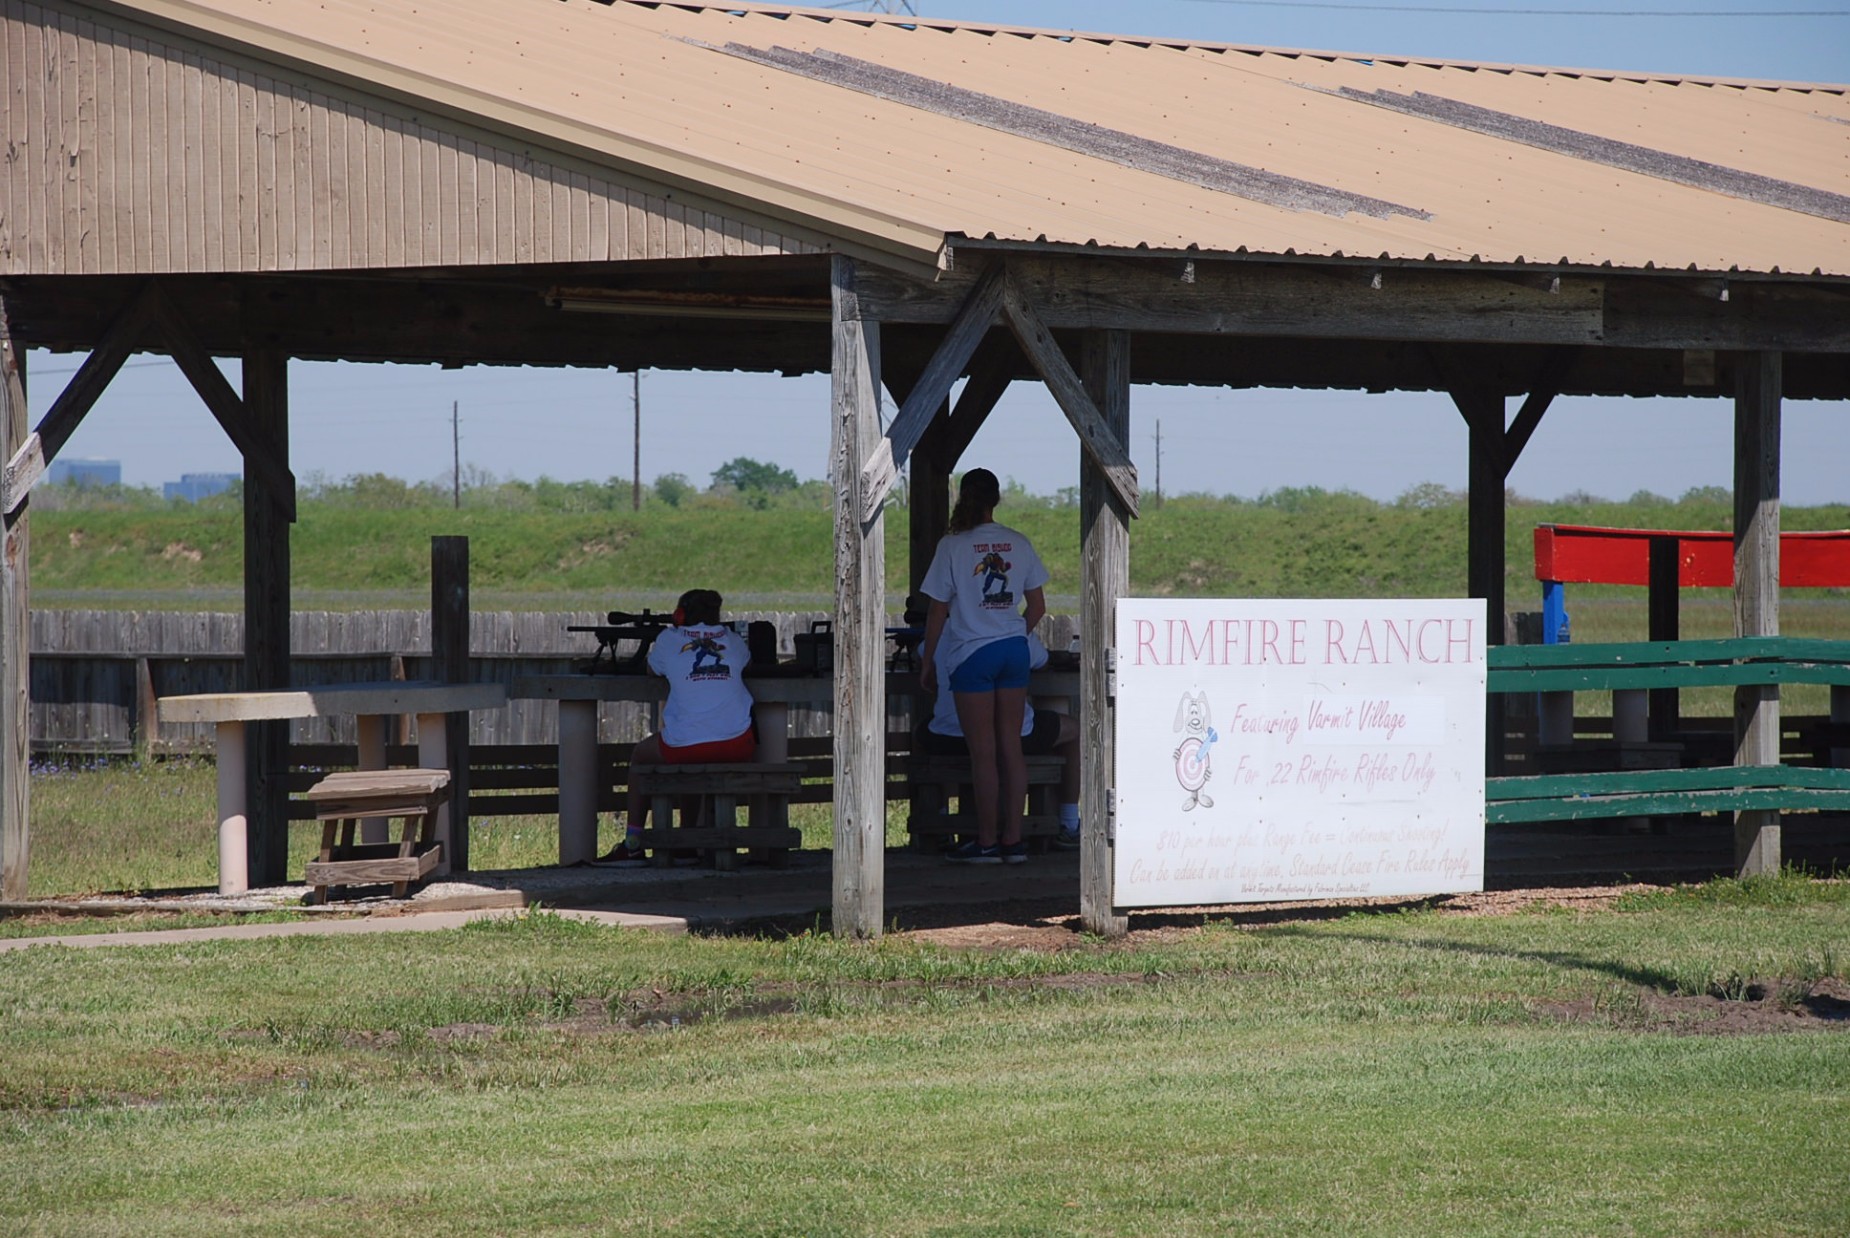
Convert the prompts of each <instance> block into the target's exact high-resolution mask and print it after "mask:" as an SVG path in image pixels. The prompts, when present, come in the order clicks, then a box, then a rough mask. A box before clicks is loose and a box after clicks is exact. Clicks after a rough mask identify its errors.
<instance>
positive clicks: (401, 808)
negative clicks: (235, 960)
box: [306, 769, 450, 903]
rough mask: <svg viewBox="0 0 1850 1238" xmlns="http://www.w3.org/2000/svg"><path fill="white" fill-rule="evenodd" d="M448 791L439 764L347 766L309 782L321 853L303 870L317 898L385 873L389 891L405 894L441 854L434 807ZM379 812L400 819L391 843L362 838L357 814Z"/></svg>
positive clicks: (444, 800) (445, 799)
mask: <svg viewBox="0 0 1850 1238" xmlns="http://www.w3.org/2000/svg"><path fill="white" fill-rule="evenodd" d="M449 798H450V772H449V771H448V770H443V769H375V770H351V771H347V772H344V773H338V774H329V775H328V776H327V777H326V778H323V779H322V780H321V781H320V782H317V783H316V784H315V785H314V786H312V787H310V788H309V789H308V800H309V802H310V803H311V804H313V805H314V806H315V819H316V820H317V821H319V822H321V855H320V858H319V859H314V860H310V861H309V862H308V872H307V876H306V880H307V883H308V885H309V886H310V887H311V888H312V889H313V891H314V897H315V901H316V902H318V903H325V902H327V901H328V888H329V887H330V886H347V885H378V884H382V883H384V882H388V881H389V882H391V883H392V897H393V898H403V897H404V896H405V894H406V892H407V891H409V890H410V888H411V883H412V882H414V881H422V880H423V879H424V878H425V877H426V876H428V875H429V874H430V871H431V870H432V869H434V868H435V867H436V866H437V862H438V860H440V859H441V858H442V853H443V845H442V844H441V843H440V842H438V841H437V837H436V826H437V810H438V809H439V808H441V807H442V806H443V805H444V804H446V803H447V802H449ZM381 817H383V818H386V819H388V820H389V819H390V818H393V817H398V818H400V819H402V820H403V822H404V827H403V830H404V832H403V836H402V837H401V838H400V839H399V841H398V842H396V843H392V842H383V843H368V842H361V841H360V840H359V838H358V830H359V824H360V822H361V821H362V820H366V819H369V818H381Z"/></svg>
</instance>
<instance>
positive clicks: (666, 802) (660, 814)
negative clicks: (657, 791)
mask: <svg viewBox="0 0 1850 1238" xmlns="http://www.w3.org/2000/svg"><path fill="white" fill-rule="evenodd" d="M649 815H650V818H651V824H652V828H654V829H655V830H656V831H657V832H658V833H659V834H660V835H661V836H662V837H667V835H668V831H670V830H672V829H673V828H674V798H673V797H672V796H667V795H657V796H654V797H652V798H651V799H650V800H649ZM649 858H650V859H651V860H652V861H654V864H655V867H657V868H667V867H668V866H669V865H670V864H672V863H673V862H674V849H673V848H672V847H664V846H659V845H658V846H657V847H656V848H655V850H654V851H653V852H652V853H651V854H650V856H649Z"/></svg>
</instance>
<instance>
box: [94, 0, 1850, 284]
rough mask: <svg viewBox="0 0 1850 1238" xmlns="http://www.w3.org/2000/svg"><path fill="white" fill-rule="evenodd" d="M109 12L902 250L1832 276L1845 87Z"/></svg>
mask: <svg viewBox="0 0 1850 1238" xmlns="http://www.w3.org/2000/svg"><path fill="white" fill-rule="evenodd" d="M105 7H109V8H113V9H116V10H117V11H127V12H134V13H139V14H141V15H143V16H145V17H148V18H151V19H153V20H155V21H157V22H159V23H160V24H163V25H168V26H170V27H181V28H184V29H187V30H189V31H190V32H192V33H194V34H196V35H199V36H201V37H204V38H207V39H209V40H212V41H217V42H223V41H226V40H230V41H232V42H235V43H237V44H239V45H242V46H243V47H245V48H246V49H250V50H255V51H257V52H258V53H259V54H261V55H263V56H264V57H266V58H270V59H277V58H280V59H282V60H285V61H287V62H291V63H293V64H295V65H296V66H297V67H298V68H302V69H305V70H306V71H308V72H311V73H318V74H328V75H333V76H335V77H338V78H344V79H346V80H349V81H351V82H364V83H366V84H368V85H369V86H370V87H371V88H373V89H380V90H384V91H386V92H388V93H391V94H393V95H396V96H398V97H400V98H412V99H421V100H426V101H428V102H430V103H431V104H433V105H435V106H436V107H438V108H439V109H441V110H443V111H447V112H450V113H452V114H459V115H462V116H465V117H467V118H468V119H470V120H471V121H472V122H473V123H476V124H479V125H482V126H484V127H487V128H490V129H492V130H497V131H503V132H516V133H520V134H523V135H526V136H527V137H528V138H529V139H530V140H533V141H536V142H539V143H542V144H551V145H554V146H556V147H557V148H559V149H562V150H566V151H569V152H571V153H573V154H576V155H578V156H581V157H588V158H592V159H597V160H601V161H607V162H609V163H610V164H611V165H612V166H615V167H618V168H622V169H624V170H627V171H638V170H644V171H648V172H650V173H652V174H654V175H657V176H659V177H661V178H663V179H664V180H666V181H668V182H669V183H679V184H682V185H686V186H689V187H695V186H697V187H699V188H700V189H701V190H702V191H703V192H704V193H707V194H708V195H710V196H712V197H714V198H715V199H717V200H720V201H727V200H731V201H739V202H744V203H749V204H751V205H752V206H753V207H754V208H756V209H759V210H761V211H763V212H765V213H766V214H768V215H771V216H773V217H782V218H788V219H791V220H792V221H794V222H797V223H800V224H802V225H804V226H806V227H810V228H814V229H816V230H818V231H820V232H822V233H824V234H825V235H826V234H833V235H840V236H843V237H852V238H855V240H856V241H857V243H859V244H863V245H866V244H871V245H873V246H874V247H876V248H884V249H887V250H889V251H891V252H893V253H895V254H903V255H905V256H908V257H913V258H917V257H928V256H930V255H932V254H934V253H936V251H937V250H938V248H939V247H940V245H941V244H942V243H943V242H944V241H945V239H946V238H957V237H970V238H985V237H991V236H993V237H994V238H996V239H998V240H1003V241H1020V242H1044V243H1049V244H1078V245H1087V244H1096V245H1098V246H1101V247H1106V248H1126V249H1135V248H1141V247H1149V248H1152V249H1169V250H1188V249H1199V250H1203V251H1209V252H1239V251H1247V252H1253V253H1266V254H1279V253H1286V252H1295V253H1296V254H1299V255H1333V254H1342V255H1345V256H1349V257H1356V256H1363V257H1368V258H1376V257H1382V258H1386V259H1389V260H1412V261H1421V260H1426V259H1429V258H1430V259H1435V260H1439V261H1447V260H1465V261H1482V262H1490V263H1512V262H1517V261H1525V262H1531V263H1542V264H1548V265H1554V264H1569V265H1577V266H1600V265H1604V264H1611V265H1612V266H1615V267H1625V268H1643V267H1647V266H1656V267H1660V268H1672V269H1678V270H1681V269H1685V268H1692V267H1693V268H1696V269H1699V270H1705V271H1724V272H1725V271H1728V270H1730V269H1734V268H1738V269H1741V270H1743V271H1757V272H1765V271H1770V270H1773V269H1775V268H1777V269H1779V270H1781V271H1786V272H1801V273H1809V272H1812V271H1814V270H1817V271H1821V272H1823V273H1824V274H1827V275H1850V97H1847V93H1846V92H1847V90H1850V88H1846V87H1844V86H1819V85H1812V86H1805V85H1793V84H1779V83H1759V82H1743V81H1724V80H1720V79H1695V78H1675V77H1665V76H1661V75H1623V74H1615V73H1609V72H1606V73H1594V72H1589V71H1574V70H1562V69H1547V68H1520V67H1508V66H1480V65H1470V64H1461V63H1458V62H1445V61H1416V60H1408V59H1406V58H1404V57H1390V58H1371V57H1367V56H1359V55H1339V54H1334V53H1312V52H1299V51H1279V50H1268V49H1262V48H1249V47H1235V46H1229V45H1225V44H1207V43H1186V42H1177V41H1174V40H1138V39H1132V38H1125V37H1113V36H1102V35H1101V36H1073V35H1069V34H1064V33H1053V32H1035V31H1026V30H1019V29H1007V28H1003V27H996V26H983V25H976V24H971V23H958V22H942V21H930V20H923V19H903V20H901V19H891V18H876V17H871V16H868V15H866V14H859V13H856V14H845V13H842V12H838V11H823V10H802V9H792V8H772V7H769V6H763V5H749V4H728V5H726V6H724V7H709V6H705V5H699V4H656V3H642V2H629V0H617V2H616V3H609V4H606V3H600V2H597V0H563V2H561V0H442V2H441V3H440V4H432V3H429V2H428V0H129V2H127V3H116V2H114V0H111V2H110V3H108V4H106V5H105Z"/></svg>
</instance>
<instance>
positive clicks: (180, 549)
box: [161, 542, 205, 563]
mask: <svg viewBox="0 0 1850 1238" xmlns="http://www.w3.org/2000/svg"><path fill="white" fill-rule="evenodd" d="M161 558H163V559H166V560H167V561H168V562H170V563H171V562H172V561H173V560H175V559H185V560H186V561H187V562H188V563H197V562H199V561H200V560H201V559H203V558H205V553H204V552H203V551H201V550H199V549H197V548H196V547H193V546H188V545H187V544H186V543H185V542H168V543H167V545H166V546H165V547H163V548H162V549H161Z"/></svg>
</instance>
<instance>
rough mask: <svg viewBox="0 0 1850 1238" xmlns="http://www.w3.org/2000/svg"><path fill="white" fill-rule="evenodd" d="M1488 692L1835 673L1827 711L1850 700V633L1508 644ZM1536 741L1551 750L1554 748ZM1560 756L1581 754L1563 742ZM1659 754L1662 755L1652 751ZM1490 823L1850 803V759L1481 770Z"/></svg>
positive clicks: (1493, 655)
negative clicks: (1500, 773) (1822, 763)
mask: <svg viewBox="0 0 1850 1238" xmlns="http://www.w3.org/2000/svg"><path fill="white" fill-rule="evenodd" d="M1489 661H1490V667H1489V687H1490V690H1491V691H1492V692H1504V693H1511V692H1568V693H1571V692H1576V691H1589V690H1594V691H1597V690H1605V691H1612V692H1615V693H1618V692H1628V691H1630V692H1648V691H1653V690H1661V689H1671V688H1693V687H1746V686H1755V685H1775V684H1798V683H1811V684H1828V685H1830V687H1831V692H1832V696H1831V701H1832V714H1833V717H1836V716H1838V715H1840V714H1843V713H1846V712H1850V641H1824V640H1806V639H1798V638H1793V637H1779V636H1759V637H1745V638H1740V639H1736V640H1699V641H1646V642H1637V643H1611V644H1604V643H1602V644H1586V645H1504V646H1499V647H1496V648H1493V649H1491V650H1490V657H1489ZM1538 753H1542V754H1544V755H1549V754H1550V750H1549V749H1546V748H1544V749H1539V750H1538ZM1552 755H1553V756H1554V757H1555V759H1571V760H1576V761H1578V760H1581V759H1584V756H1583V754H1579V753H1574V752H1570V751H1569V750H1568V749H1567V748H1566V747H1564V746H1560V745H1557V746H1555V747H1554V749H1553V750H1552ZM1654 763H1655V762H1654ZM1484 799H1485V804H1484V817H1485V821H1486V822H1487V823H1488V824H1491V825H1500V824H1515V823H1522V822H1543V821H1577V820H1583V819H1594V818H1611V817H1652V816H1671V815H1681V814H1684V813H1700V812H1761V811H1790V810H1800V811H1802V810H1817V809H1825V810H1845V809H1850V769H1844V768H1821V767H1815V766H1796V765H1715V766H1708V767H1704V768H1701V769H1665V768H1631V769H1607V770H1604V771H1593V770H1584V769H1583V770H1578V771H1576V772H1563V773H1547V774H1533V775H1526V776H1521V777H1508V778H1489V779H1486V780H1485V791H1484Z"/></svg>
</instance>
